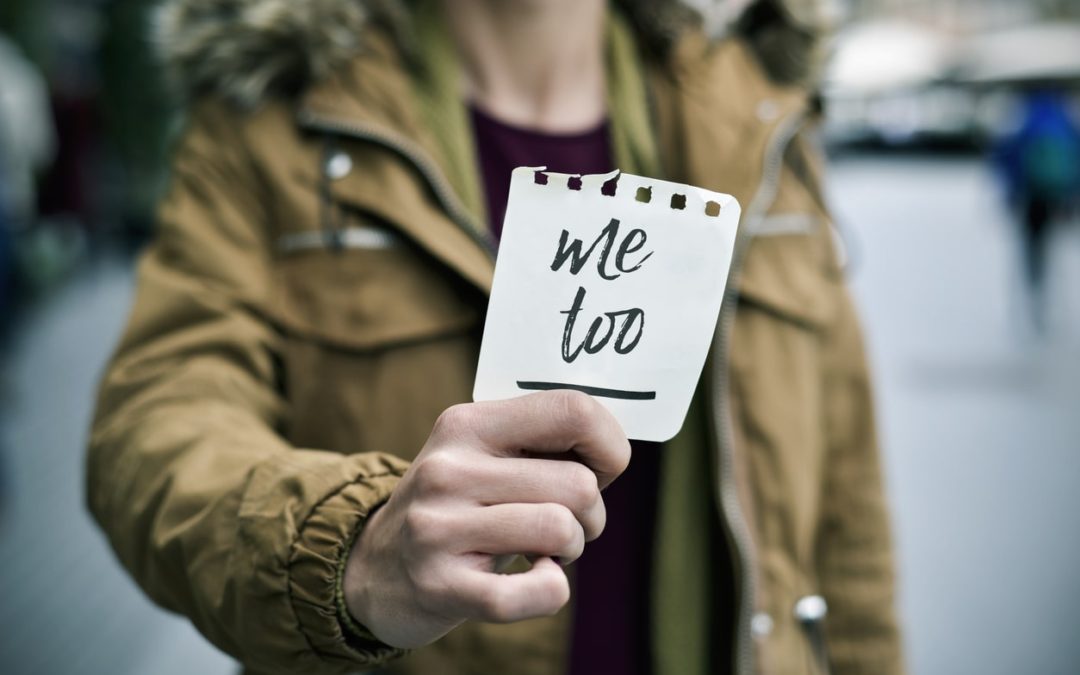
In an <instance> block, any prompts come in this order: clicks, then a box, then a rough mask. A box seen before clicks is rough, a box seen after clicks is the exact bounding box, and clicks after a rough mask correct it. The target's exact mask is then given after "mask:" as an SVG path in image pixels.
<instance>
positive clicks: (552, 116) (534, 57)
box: [443, 0, 607, 133]
mask: <svg viewBox="0 0 1080 675" xmlns="http://www.w3.org/2000/svg"><path fill="white" fill-rule="evenodd" d="M606 11H607V8H606V2H605V1H604V0H443V13H444V16H445V17H446V22H447V25H448V27H449V30H450V34H451V36H452V38H453V40H454V43H455V45H456V46H457V48H458V52H459V54H460V55H461V61H462V71H463V80H464V81H463V83H462V84H463V86H464V87H465V94H466V96H468V97H469V99H470V100H471V101H472V102H473V103H474V104H476V105H477V106H479V107H480V108H482V109H483V110H484V111H486V112H487V113H489V114H491V115H493V116H494V117H496V118H498V119H500V120H502V121H504V122H507V123H509V124H514V125H519V126H525V127H529V128H533V129H537V130H540V131H548V132H555V133H558V132H574V131H580V130H583V129H587V128H589V127H591V126H594V125H596V124H598V123H599V122H600V121H601V120H602V119H603V118H604V116H605V115H606V103H605V84H604V39H603V36H604V21H605V16H606Z"/></svg>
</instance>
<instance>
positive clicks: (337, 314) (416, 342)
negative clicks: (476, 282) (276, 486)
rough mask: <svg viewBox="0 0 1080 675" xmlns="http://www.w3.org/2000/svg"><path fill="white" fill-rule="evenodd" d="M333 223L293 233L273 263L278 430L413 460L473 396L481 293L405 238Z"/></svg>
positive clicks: (301, 442)
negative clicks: (283, 405) (436, 428)
mask: <svg viewBox="0 0 1080 675" xmlns="http://www.w3.org/2000/svg"><path fill="white" fill-rule="evenodd" d="M350 232H352V234H349V233H350ZM342 233H343V234H344V236H345V239H344V241H339V242H337V244H333V243H332V242H329V241H325V243H324V244H322V245H320V237H321V234H322V233H319V232H315V233H314V236H310V235H307V234H306V233H305V234H304V237H305V238H303V239H298V238H296V236H295V235H294V238H293V239H292V240H291V241H292V242H294V245H293V246H292V247H291V248H290V250H286V251H282V252H281V253H280V254H279V259H278V260H277V262H276V266H275V275H276V278H275V284H274V288H275V290H274V293H275V297H274V303H273V307H274V312H275V321H276V322H277V324H278V326H279V329H280V331H281V332H282V334H283V340H282V343H283V353H282V364H281V368H282V383H283V388H284V396H285V399H286V401H287V403H288V415H287V421H286V424H285V428H284V429H283V430H282V433H283V434H284V435H285V436H286V438H288V439H289V441H290V442H291V443H293V444H294V445H297V446H302V447H317V448H324V449H331V450H336V451H339V452H345V453H352V452H364V451H381V452H390V453H393V454H396V455H398V456H399V457H402V458H404V459H412V457H413V456H414V455H415V454H416V452H418V451H419V449H420V448H421V447H422V445H423V443H424V441H425V440H426V438H427V435H428V434H429V433H430V431H431V426H432V424H433V423H434V421H435V418H436V417H438V415H439V413H440V412H442V411H443V410H444V409H446V408H447V407H449V406H450V405H453V404H455V403H461V402H464V401H467V400H469V398H470V393H471V389H472V382H473V377H474V375H475V368H476V357H477V353H478V346H479V339H478V338H479V328H480V325H481V318H482V314H483V309H482V308H483V306H484V305H483V302H484V298H483V296H482V295H481V294H480V293H479V291H476V290H473V289H472V288H471V287H470V286H468V285H467V284H466V283H465V282H464V281H462V280H461V279H460V278H459V277H458V276H456V275H455V274H453V273H452V272H450V271H449V270H448V269H446V268H445V267H444V266H442V265H440V264H439V263H438V262H436V261H435V260H434V259H432V258H431V257H430V256H428V255H427V254H426V253H424V252H423V251H422V250H420V249H419V248H418V247H416V246H415V245H413V244H411V243H410V242H409V241H407V240H404V239H402V238H398V237H397V236H393V235H390V234H389V233H388V232H387V233H380V232H378V231H376V230H370V229H369V230H360V229H356V226H354V225H350V226H347V227H345V228H344V229H343V230H342ZM350 238H351V239H350ZM297 241H301V242H303V243H304V244H305V245H303V246H296V245H295V242H297Z"/></svg>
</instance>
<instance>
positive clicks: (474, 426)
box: [344, 391, 630, 648]
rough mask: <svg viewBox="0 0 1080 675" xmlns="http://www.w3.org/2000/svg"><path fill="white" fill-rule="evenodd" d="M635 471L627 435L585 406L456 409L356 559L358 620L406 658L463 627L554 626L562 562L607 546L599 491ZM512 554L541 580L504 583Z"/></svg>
mask: <svg viewBox="0 0 1080 675" xmlns="http://www.w3.org/2000/svg"><path fill="white" fill-rule="evenodd" d="M629 461H630V443H629V441H628V440H627V439H626V435H625V434H624V433H623V431H622V428H621V427H620V426H619V423H618V422H617V421H616V420H615V418H614V417H612V415H611V413H609V412H608V411H607V410H606V409H605V408H604V407H603V406H602V405H600V404H599V403H597V402H596V401H594V400H593V399H592V398H591V397H589V396H587V395H585V394H581V393H578V392H573V391H551V392H542V393H537V394H531V395H528V396H523V397H520V398H515V399H509V400H505V401H493V402H484V403H471V404H463V405H458V406H454V407H452V408H449V409H448V410H446V411H445V412H444V413H443V414H442V415H441V416H440V417H439V419H438V421H436V423H435V427H434V428H433V429H432V432H431V436H430V437H429V438H428V441H427V443H426V444H425V445H424V448H423V450H421V452H420V454H419V455H418V456H417V457H416V459H415V461H413V463H412V465H411V467H410V468H409V470H408V471H407V472H406V474H405V475H404V476H403V477H402V479H401V482H400V483H399V484H398V486H397V487H396V488H395V490H394V493H393V494H392V495H391V497H390V499H389V500H388V501H387V502H386V504H385V505H384V506H383V507H382V508H380V509H379V510H378V511H376V512H375V513H374V514H373V515H372V516H371V518H369V520H368V522H367V523H366V524H365V526H364V529H363V531H362V532H361V534H360V536H359V537H357V540H356V542H355V544H354V545H353V548H352V550H351V551H350V552H349V558H348V560H347V562H346V567H345V579H344V591H345V601H346V605H347V606H348V609H349V611H350V613H351V614H352V615H353V617H355V618H356V619H357V620H358V621H360V622H361V623H362V624H363V625H364V626H365V627H366V628H367V629H368V630H370V631H371V632H372V633H373V634H374V635H375V636H376V637H377V638H379V639H380V640H382V641H383V642H385V643H387V644H390V645H393V646H396V647H404V648H411V647H418V646H422V645H425V644H429V643H431V642H434V641H435V640H436V639H438V638H440V637H442V636H443V635H445V634H446V633H447V632H449V631H450V630H451V629H452V628H454V627H455V626H457V625H458V624H460V623H462V622H463V621H465V620H468V619H473V620H477V621H487V622H499V623H507V622H512V621H520V620H523V619H529V618H533V617H537V616H545V615H551V614H554V613H555V612H557V611H558V610H559V609H560V608H561V607H562V606H563V605H565V604H566V602H567V601H568V600H569V598H570V587H569V584H568V582H567V579H566V575H565V574H564V573H563V569H562V567H561V566H560V563H562V564H566V563H569V562H571V561H573V560H574V559H576V558H577V557H578V556H580V555H581V552H582V550H583V548H584V546H585V543H586V542H588V541H591V540H593V539H595V538H596V537H598V536H599V535H600V532H601V531H602V530H603V529H604V521H605V511H604V502H603V499H602V498H601V496H600V491H601V490H602V489H603V488H605V487H606V486H607V485H608V484H610V483H611V481H613V480H614V479H615V478H616V477H618V475H619V474H620V473H622V471H623V470H624V469H625V468H626V466H627V464H628V463H629ZM517 554H522V555H525V556H527V557H529V558H530V559H531V560H532V561H533V563H532V568H531V569H530V570H529V571H527V572H524V573H521V574H500V573H499V569H500V567H501V564H502V563H504V562H505V561H507V560H509V559H511V558H512V557H513V556H514V555H517Z"/></svg>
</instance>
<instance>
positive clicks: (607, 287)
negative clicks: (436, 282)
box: [473, 167, 740, 441]
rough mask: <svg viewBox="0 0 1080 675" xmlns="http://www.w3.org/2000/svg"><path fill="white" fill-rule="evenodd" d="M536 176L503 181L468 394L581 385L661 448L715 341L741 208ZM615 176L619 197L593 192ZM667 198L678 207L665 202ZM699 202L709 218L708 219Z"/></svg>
mask: <svg viewBox="0 0 1080 675" xmlns="http://www.w3.org/2000/svg"><path fill="white" fill-rule="evenodd" d="M541 171H542V169H537V168H527V167H523V168H518V169H515V170H514V173H513V178H512V180H511V186H510V200H509V202H508V205H507V210H506V219H505V221H504V224H503V231H502V241H501V243H500V246H499V255H498V259H497V262H496V266H495V281H494V287H493V289H492V292H491V301H490V304H489V305H488V314H487V321H486V324H485V326H484V338H483V344H482V346H481V349H480V363H479V367H478V370H477V375H476V384H475V388H474V390H473V398H474V399H475V400H477V401H483V400H493V399H504V398H512V397H515V396H522V395H525V394H529V393H532V392H534V391H537V390H542V389H578V390H581V391H585V392H587V393H589V394H592V395H593V396H594V397H595V398H596V400H598V401H599V402H600V403H602V404H604V405H605V406H606V407H607V408H608V409H609V410H611V412H612V413H614V415H615V417H616V418H617V419H618V420H619V422H620V423H621V424H622V426H623V430H624V431H625V432H626V434H627V436H628V437H630V438H634V439H639V440H647V441H665V440H668V439H670V438H671V437H673V436H674V435H675V434H676V433H678V431H679V429H680V428H681V427H682V424H683V420H684V419H685V417H686V411H687V409H688V408H689V406H690V399H691V398H692V396H693V393H694V389H695V387H696V385H697V381H698V378H699V377H700V375H701V370H702V367H703V366H704V363H705V357H706V355H707V353H708V350H709V345H710V343H711V342H712V337H713V331H714V329H715V327H716V321H717V316H718V315H719V312H720V304H721V302H722V300H723V297H724V287H725V284H726V282H727V277H728V269H729V268H730V266H731V256H732V250H733V248H734V244H735V233H736V229H737V227H738V222H739V214H740V208H739V203H738V201H736V199H735V198H734V197H732V196H730V195H726V194H721V193H717V192H712V191H709V190H704V189H701V188H697V187H692V186H688V185H680V184H678V183H671V182H667V181H660V180H653V179H648V178H643V177H641V176H634V175H630V174H625V173H624V174H619V173H618V172H614V173H611V174H606V175H587V176H582V177H581V182H582V185H581V189H580V190H573V189H570V187H569V186H568V179H570V178H571V176H569V175H566V174H557V173H547V172H544V173H543V174H542V175H545V176H547V184H546V185H543V184H538V183H537V182H536V178H535V177H536V175H537V174H538V172H541ZM616 176H618V182H617V190H616V193H615V195H613V196H608V195H605V194H602V192H601V186H602V185H603V184H604V183H605V182H606V181H608V180H610V179H612V178H614V177H616ZM639 188H645V189H647V190H649V191H650V195H651V199H650V201H649V202H648V203H643V202H641V201H638V200H637V199H636V197H637V195H638V191H639ZM677 195H681V197H682V200H683V208H682V209H678V208H673V206H672V198H673V196H677ZM678 199H679V198H678V197H676V200H677V201H678ZM709 202H712V203H713V204H712V205H710V206H709V211H710V212H712V213H716V208H717V206H718V207H719V212H718V213H716V215H709V214H708V213H706V204H707V203H709ZM564 233H565V235H564ZM564 236H565V243H564V244H561V243H560V242H561V239H562V237H564ZM576 240H580V248H579V249H578V250H577V251H576V252H578V253H580V255H575V250H574V249H573V244H574V242H575V241H576ZM594 244H595V245H594ZM590 248H591V252H590ZM605 248H608V249H609V250H608V253H607V255H606V257H605V256H604V250H605ZM620 251H621V252H622V256H621V258H620ZM575 263H578V265H579V266H578V268H577V272H576V273H573V271H572V269H571V268H572V267H573V266H574V264H575ZM619 263H621V265H620V264H619ZM553 268H555V269H553ZM605 277H606V278H605ZM576 298H580V299H581V302H580V303H579V304H580V307H579V310H578V312H577V313H576V314H572V309H573V307H574V306H575V299H576ZM571 319H573V321H572V322H570V320H571ZM594 320H598V322H599V323H598V330H597V331H596V332H595V334H594V335H593V338H592V340H591V341H590V340H588V334H589V331H590V328H591V325H592V324H593V322H594ZM568 322H570V324H571V325H569V326H568ZM605 336H607V340H606V341H605V339H604V338H605ZM620 336H621V338H620Z"/></svg>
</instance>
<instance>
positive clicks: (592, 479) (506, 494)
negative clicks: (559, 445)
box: [464, 457, 607, 541]
mask: <svg viewBox="0 0 1080 675" xmlns="http://www.w3.org/2000/svg"><path fill="white" fill-rule="evenodd" d="M472 469H473V471H474V472H475V473H474V474H473V475H472V476H471V479H470V480H468V481H467V483H466V485H465V488H464V489H465V490H467V493H466V495H465V496H466V497H467V498H471V499H474V500H475V501H476V502H477V503H479V504H482V505H484V506H491V505H494V504H508V503H521V504H544V503H554V504H561V505H562V506H565V507H566V508H568V509H570V512H571V513H573V514H574V517H575V518H576V519H577V521H578V522H579V523H580V524H581V527H582V528H583V530H584V532H585V541H592V540H593V539H596V538H597V537H599V536H600V533H601V532H603V531H604V524H605V522H606V521H607V512H606V510H605V508H604V500H603V498H602V497H601V496H600V485H599V483H598V482H597V477H596V474H595V473H593V472H592V470H591V469H589V468H588V467H586V466H584V465H583V464H580V463H578V462H568V461H565V460H557V459H543V458H528V459H525V458H518V457H505V458H504V457H500V458H490V457H485V458H477V459H476V460H475V462H474V464H473V467H472Z"/></svg>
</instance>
